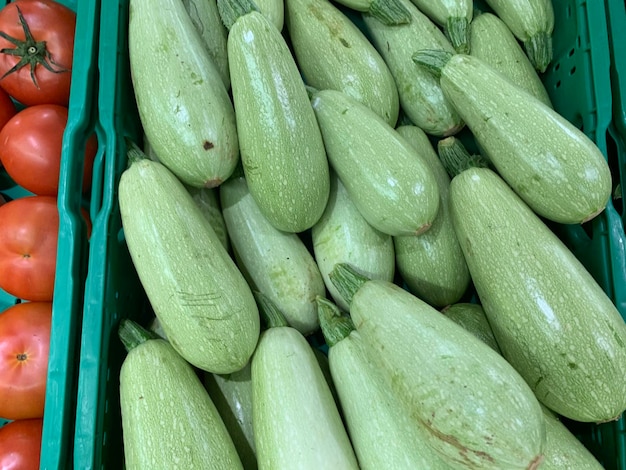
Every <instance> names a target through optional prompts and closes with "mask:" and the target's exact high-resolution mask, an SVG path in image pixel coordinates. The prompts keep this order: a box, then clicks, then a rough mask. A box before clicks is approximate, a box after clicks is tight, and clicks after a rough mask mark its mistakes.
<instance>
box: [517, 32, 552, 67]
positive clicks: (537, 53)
mask: <svg viewBox="0 0 626 470" xmlns="http://www.w3.org/2000/svg"><path fill="white" fill-rule="evenodd" d="M524 49H525V50H526V55H527V56H528V60H530V63H531V64H533V67H535V69H536V70H537V71H539V72H540V73H543V72H545V71H546V69H547V68H548V65H550V62H552V35H550V34H548V33H537V34H536V35H534V36H531V37H530V38H528V40H527V41H525V42H524Z"/></svg>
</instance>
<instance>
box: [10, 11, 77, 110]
mask: <svg viewBox="0 0 626 470" xmlns="http://www.w3.org/2000/svg"><path fill="white" fill-rule="evenodd" d="M75 30H76V14H75V13H74V12H73V11H72V10H70V9H69V8H67V7H66V6H64V5H61V4H60V3H57V2H55V1H53V0H16V1H15V2H11V3H8V4H7V5H6V6H5V7H3V8H2V10H0V31H1V32H3V33H4V35H6V37H0V50H1V49H7V50H12V52H11V53H8V52H6V51H5V52H4V53H0V77H2V78H1V79H0V86H1V87H2V88H3V89H4V90H5V91H6V92H7V93H8V94H9V95H11V96H12V97H13V98H15V99H16V100H17V101H19V102H20V103H22V104H25V105H27V106H31V105H34V104H46V103H52V104H60V105H62V106H67V105H68V103H69V96H70V81H71V77H72V60H73V57H74V33H75ZM7 37H9V38H12V39H13V40H12V41H11V40H9V39H7ZM16 43H17V44H16Z"/></svg>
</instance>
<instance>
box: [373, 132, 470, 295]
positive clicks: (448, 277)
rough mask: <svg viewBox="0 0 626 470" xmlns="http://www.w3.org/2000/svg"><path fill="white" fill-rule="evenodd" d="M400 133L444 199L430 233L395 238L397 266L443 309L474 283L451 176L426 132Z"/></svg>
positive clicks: (414, 289)
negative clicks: (457, 223) (453, 211)
mask: <svg viewBox="0 0 626 470" xmlns="http://www.w3.org/2000/svg"><path fill="white" fill-rule="evenodd" d="M396 130H397V132H398V134H400V135H401V136H402V137H404V138H405V139H406V141H407V142H408V143H409V144H411V145H412V146H413V147H414V148H415V149H416V150H417V151H418V152H419V153H420V155H421V156H422V157H423V158H424V160H425V161H426V163H427V164H428V165H429V167H430V169H431V170H432V172H433V174H434V175H435V179H436V180H437V187H438V189H439V195H440V200H441V202H440V205H439V212H438V214H437V217H436V218H435V220H434V221H433V224H432V226H431V227H430V229H428V231H427V232H425V233H423V234H421V235H419V236H412V235H409V236H398V237H394V239H393V242H394V246H395V254H396V266H397V267H398V272H399V273H400V276H401V277H402V279H403V280H404V282H405V283H406V285H407V287H408V289H409V290H410V291H411V292H412V293H413V294H415V295H416V296H417V297H419V298H420V299H422V300H424V301H426V302H428V303H429V304H430V305H433V306H436V307H443V306H446V305H449V304H451V303H454V302H456V301H458V300H459V299H460V298H461V296H462V295H463V293H464V292H465V291H466V290H467V287H468V285H469V282H470V275H469V270H468V269H467V265H466V264H465V259H464V258H463V252H462V251H461V246H460V245H459V242H458V240H457V239H456V234H455V233H454V227H453V226H452V219H451V218H450V211H449V209H448V187H449V186H450V177H449V176H448V173H447V172H446V170H445V168H444V167H443V165H442V164H441V161H440V160H439V157H438V156H437V153H436V152H435V150H434V149H433V147H432V145H431V143H430V141H429V140H428V136H427V135H426V134H425V133H424V131H422V130H421V129H420V128H419V127H416V126H400V127H398V128H397V129H396ZM368 277H369V278H370V279H372V276H368Z"/></svg>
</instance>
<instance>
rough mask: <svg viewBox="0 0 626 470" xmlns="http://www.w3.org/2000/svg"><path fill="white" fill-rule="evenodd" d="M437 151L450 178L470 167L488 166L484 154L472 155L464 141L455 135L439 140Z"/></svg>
mask: <svg viewBox="0 0 626 470" xmlns="http://www.w3.org/2000/svg"><path fill="white" fill-rule="evenodd" d="M437 152H438V153H439V159H440V160H441V163H442V164H443V167H444V168H445V169H446V171H447V172H448V175H450V178H454V177H455V176H456V175H458V174H459V173H462V172H463V171H465V170H467V169H468V168H474V167H478V168H486V167H487V166H488V163H487V160H486V159H485V158H484V157H483V156H482V155H470V153H469V152H468V151H467V149H466V148H465V146H464V145H463V143H462V142H461V141H460V140H459V139H457V138H456V137H454V136H450V137H446V138H445V139H441V140H440V141H439V142H437Z"/></svg>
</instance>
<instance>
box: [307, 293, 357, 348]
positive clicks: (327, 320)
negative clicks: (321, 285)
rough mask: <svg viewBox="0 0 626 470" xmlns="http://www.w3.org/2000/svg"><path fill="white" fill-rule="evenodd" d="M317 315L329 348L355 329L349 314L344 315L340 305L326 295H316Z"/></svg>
mask: <svg viewBox="0 0 626 470" xmlns="http://www.w3.org/2000/svg"><path fill="white" fill-rule="evenodd" d="M315 302H316V303H317V315H318V316H319V319H320V327H321V329H322V334H323V335H324V339H325V340H326V344H327V345H328V347H329V348H332V347H333V346H334V345H335V344H337V343H339V342H340V341H341V340H343V339H344V338H346V337H347V336H348V335H349V334H350V333H351V332H352V331H354V329H355V328H354V323H352V319H351V318H350V317H349V316H348V315H343V314H342V313H341V310H339V307H337V305H335V304H334V303H332V302H331V301H330V300H328V299H325V298H324V297H321V296H319V295H318V296H317V297H315Z"/></svg>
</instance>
